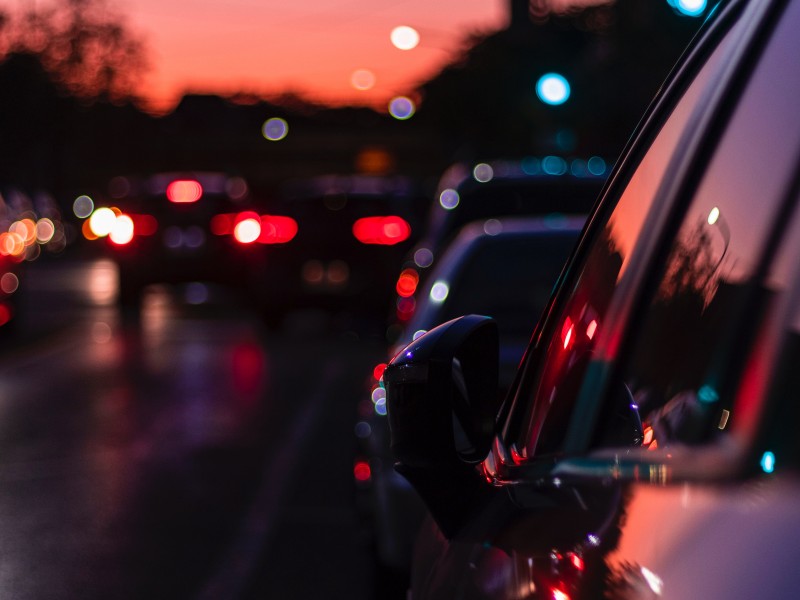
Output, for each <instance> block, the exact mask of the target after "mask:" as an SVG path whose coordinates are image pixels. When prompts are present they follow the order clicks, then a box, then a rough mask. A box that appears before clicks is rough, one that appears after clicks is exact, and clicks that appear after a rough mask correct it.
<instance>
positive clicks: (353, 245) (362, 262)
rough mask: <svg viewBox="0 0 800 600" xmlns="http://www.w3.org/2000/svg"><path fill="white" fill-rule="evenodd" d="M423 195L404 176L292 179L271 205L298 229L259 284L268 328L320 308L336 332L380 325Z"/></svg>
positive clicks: (420, 211) (267, 266) (273, 258)
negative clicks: (342, 329)
mask: <svg viewBox="0 0 800 600" xmlns="http://www.w3.org/2000/svg"><path fill="white" fill-rule="evenodd" d="M428 202H429V200H428V197H427V196H426V195H425V194H424V193H423V192H422V190H421V188H420V186H419V185H418V184H417V183H416V182H415V181H414V180H413V179H410V178H408V177H403V176H391V175H380V176H378V175H326V176H317V177H309V178H305V179H303V180H299V181H289V182H286V184H285V185H284V188H283V190H282V191H281V193H280V194H279V197H277V198H276V199H275V201H274V202H273V203H272V204H271V210H272V211H273V212H275V213H276V214H280V215H286V216H288V217H290V218H291V219H293V221H294V222H295V223H296V224H297V232H296V235H295V237H294V238H293V239H292V240H291V241H289V242H288V243H286V244H282V245H281V246H280V247H277V246H276V247H275V248H273V252H272V253H271V257H270V260H269V261H268V262H266V263H265V265H264V270H263V274H262V276H261V282H260V303H261V306H262V312H263V313H264V316H265V318H266V321H267V323H268V324H271V325H274V326H279V325H280V324H281V323H282V322H283V321H284V319H285V318H286V317H287V315H289V314H290V313H292V312H294V311H301V312H304V311H318V312H321V313H323V314H325V315H327V316H330V317H332V318H333V319H334V320H335V321H337V322H338V325H339V326H340V327H345V328H346V327H351V326H353V325H355V327H356V328H360V327H364V326H366V327H369V326H370V325H369V322H370V321H371V322H372V323H380V326H381V328H383V327H384V323H383V321H385V310H386V306H388V305H389V302H390V299H391V293H392V291H393V286H392V281H393V278H394V276H395V270H394V269H395V268H396V265H397V264H399V262H400V261H401V260H402V257H403V256H404V254H405V253H406V252H407V250H408V248H409V247H410V246H411V245H412V244H413V243H414V241H415V240H416V239H417V237H418V236H419V235H420V222H421V215H422V214H423V212H424V210H425V208H426V207H427V205H428Z"/></svg>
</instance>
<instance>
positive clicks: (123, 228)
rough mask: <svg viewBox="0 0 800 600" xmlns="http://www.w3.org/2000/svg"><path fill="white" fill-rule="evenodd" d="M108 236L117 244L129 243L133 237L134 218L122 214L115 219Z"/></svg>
mask: <svg viewBox="0 0 800 600" xmlns="http://www.w3.org/2000/svg"><path fill="white" fill-rule="evenodd" d="M108 238H109V239H110V240H111V241H112V242H114V243H115V244H120V245H122V244H127V243H128V242H130V241H131V240H132V239H133V219H131V218H130V217H129V216H128V215H120V216H118V217H117V218H116V219H115V220H114V225H113V226H112V227H111V231H109V232H108Z"/></svg>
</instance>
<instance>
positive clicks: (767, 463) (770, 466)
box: [761, 452, 775, 473]
mask: <svg viewBox="0 0 800 600" xmlns="http://www.w3.org/2000/svg"><path fill="white" fill-rule="evenodd" d="M761 469H762V470H763V471H764V473H774V472H775V454H773V453H772V452H764V455H763V456H762V457H761Z"/></svg>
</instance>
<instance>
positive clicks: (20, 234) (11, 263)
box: [0, 185, 68, 329]
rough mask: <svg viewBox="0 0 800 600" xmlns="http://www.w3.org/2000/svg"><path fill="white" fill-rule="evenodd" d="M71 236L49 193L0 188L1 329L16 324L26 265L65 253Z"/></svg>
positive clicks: (10, 187)
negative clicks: (42, 258)
mask: <svg viewBox="0 0 800 600" xmlns="http://www.w3.org/2000/svg"><path fill="white" fill-rule="evenodd" d="M67 237H68V234H67V230H66V228H65V224H64V221H63V219H62V217H61V211H60V209H59V208H58V205H57V203H56V201H55V199H54V198H53V196H52V195H50V194H49V193H48V192H45V191H43V190H37V191H35V192H34V193H29V192H27V191H25V190H23V189H22V188H20V187H18V186H15V185H4V186H0V328H3V329H8V328H9V326H11V325H12V324H13V323H14V318H15V315H16V313H17V310H18V308H19V306H18V301H17V297H18V291H19V288H20V283H21V280H22V279H24V277H25V275H24V271H25V264H26V263H30V262H33V261H35V260H37V259H39V258H40V257H41V256H43V255H45V256H47V255H51V256H52V255H56V254H60V253H61V252H63V251H64V250H65V249H66V247H67V244H68V240H67Z"/></svg>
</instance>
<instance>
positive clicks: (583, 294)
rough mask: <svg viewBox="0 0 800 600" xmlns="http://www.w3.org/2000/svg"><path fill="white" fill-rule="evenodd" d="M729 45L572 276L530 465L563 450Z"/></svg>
mask: <svg viewBox="0 0 800 600" xmlns="http://www.w3.org/2000/svg"><path fill="white" fill-rule="evenodd" d="M724 46H725V43H723V44H721V45H720V46H718V47H717V49H716V50H715V51H714V52H713V53H712V55H711V57H710V59H709V60H708V61H707V62H706V63H705V64H704V66H703V67H702V69H701V70H700V72H699V73H698V75H697V77H695V79H694V80H693V82H692V83H691V84H690V85H689V87H688V88H687V90H686V92H685V93H684V95H683V97H682V98H681V99H680V100H679V101H678V102H677V104H676V106H675V108H674V110H673V111H672V113H671V115H670V116H669V117H668V118H667V120H666V122H665V123H664V125H663V126H662V128H661V130H660V131H659V132H658V134H657V135H656V137H655V139H654V141H653V142H652V144H651V146H650V148H649V149H648V150H647V153H646V154H645V155H644V157H643V159H642V161H641V162H640V164H639V165H638V167H637V168H636V170H635V171H634V172H633V174H632V176H631V177H630V179H629V181H628V183H627V185H625V187H624V189H623V191H622V193H621V195H620V197H619V199H618V200H617V201H616V204H615V206H614V208H613V210H612V211H611V213H610V216H609V218H608V220H607V221H606V223H605V226H604V227H602V228H595V230H594V231H595V232H596V234H595V236H594V239H593V240H592V242H591V245H590V247H589V249H588V251H587V252H586V254H585V255H584V256H585V257H586V258H585V260H584V262H583V264H582V266H580V267H579V270H578V272H577V273H578V274H577V276H576V278H575V279H573V280H572V285H571V290H572V291H571V292H570V295H569V296H568V297H567V298H566V300H565V302H563V303H562V304H561V308H560V310H559V311H558V313H556V314H554V315H552V316H551V317H550V320H549V327H550V340H549V343H548V346H547V348H546V349H545V354H544V357H543V358H544V360H542V361H541V362H540V364H541V367H540V368H539V370H538V373H537V374H536V375H535V379H534V380H533V384H532V385H531V386H530V387H527V386H522V387H521V390H523V393H528V394H531V395H532V396H533V398H532V401H526V403H527V405H528V406H529V407H530V412H529V414H528V415H527V416H526V418H525V422H526V423H527V426H526V427H523V429H522V432H521V436H520V437H519V439H517V440H515V441H512V444H511V455H512V457H513V459H514V460H515V461H517V462H525V461H526V460H527V459H528V458H530V457H532V456H533V455H534V453H536V454H547V453H551V452H556V451H558V450H559V448H560V445H561V443H562V441H563V438H564V434H565V431H566V425H567V423H568V418H569V415H570V411H571V410H572V407H573V405H574V401H575V398H576V396H577V393H578V391H579V388H580V384H581V383H582V380H583V376H584V374H585V372H586V368H587V366H588V364H589V361H590V359H591V356H592V352H593V350H594V342H595V340H596V338H597V335H596V334H597V333H598V331H599V329H600V328H602V327H603V324H604V317H605V315H606V312H607V310H608V308H609V305H610V303H611V300H612V298H613V296H614V294H615V291H616V290H618V289H620V288H622V287H624V285H623V284H624V283H625V276H626V269H627V267H628V261H629V259H630V256H631V252H632V250H633V248H634V246H636V244H637V242H638V241H639V238H640V235H641V233H642V230H643V226H644V222H645V217H646V216H647V214H648V211H649V209H650V208H651V206H652V205H653V202H654V201H655V198H656V196H657V192H658V189H659V187H660V185H661V184H662V182H663V180H664V177H665V174H666V171H667V167H668V165H669V163H670V160H671V158H672V156H673V153H674V151H675V148H676V147H677V145H678V143H679V140H680V139H681V137H682V135H683V134H684V131H685V129H686V127H687V124H688V123H689V122H690V117H691V115H692V112H693V108H694V107H695V106H696V104H697V103H698V102H699V101H700V98H701V97H702V96H703V94H704V93H705V91H706V90H707V88H708V87H709V85H710V84H712V83H713V82H714V80H715V76H716V74H717V73H718V71H719V69H720V67H721V66H722V63H723V57H724V55H725V49H724Z"/></svg>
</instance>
